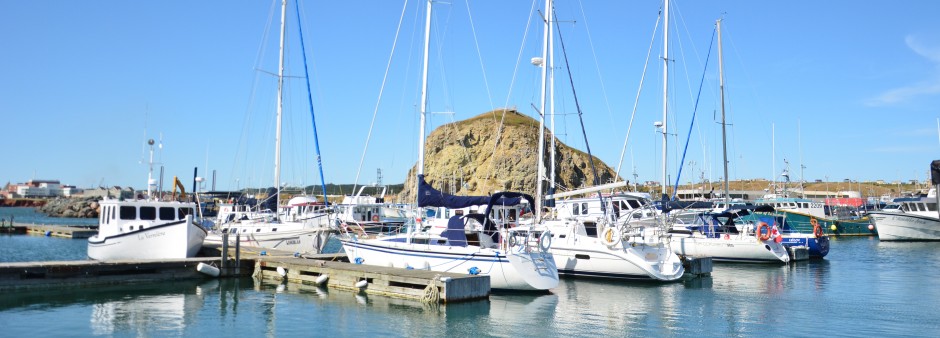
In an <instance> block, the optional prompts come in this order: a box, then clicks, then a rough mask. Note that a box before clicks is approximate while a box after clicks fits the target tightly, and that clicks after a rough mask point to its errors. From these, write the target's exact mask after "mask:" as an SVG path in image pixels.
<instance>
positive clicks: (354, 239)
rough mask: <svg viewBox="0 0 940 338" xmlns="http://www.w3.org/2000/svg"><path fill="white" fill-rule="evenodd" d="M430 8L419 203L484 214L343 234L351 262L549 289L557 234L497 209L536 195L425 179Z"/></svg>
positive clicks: (521, 205)
mask: <svg viewBox="0 0 940 338" xmlns="http://www.w3.org/2000/svg"><path fill="white" fill-rule="evenodd" d="M426 6H427V11H426V17H425V20H426V22H425V34H424V68H423V80H422V96H421V118H420V128H419V129H420V131H419V133H420V137H419V141H418V164H417V170H416V171H417V184H418V186H417V187H416V192H417V196H418V197H417V206H418V208H424V207H445V208H449V209H461V208H468V207H470V206H481V205H482V206H485V209H484V212H483V213H467V214H459V213H456V212H455V215H453V216H452V217H450V218H449V220H448V223H447V228H446V229H445V230H444V231H442V232H438V231H432V229H431V227H430V226H425V225H423V224H422V219H421V218H420V216H418V217H416V218H414V219H410V220H409V221H408V223H406V224H405V226H404V228H406V229H407V231H406V232H404V233H401V232H399V233H397V234H391V235H386V236H381V235H380V236H359V235H357V234H355V233H346V234H345V236H342V237H340V241H341V242H342V244H343V249H344V250H345V251H346V255H347V256H348V257H349V260H350V261H352V262H355V263H357V264H366V265H375V266H393V267H397V268H406V269H426V270H432V271H442V272H454V273H467V274H470V275H487V276H489V277H490V287H491V288H493V289H502V290H527V291H543V290H548V289H551V288H554V287H556V286H557V285H558V269H557V268H556V267H555V261H554V259H553V257H552V254H551V253H550V252H549V251H548V250H549V248H550V247H551V242H552V235H551V233H550V232H548V231H545V230H544V229H541V228H538V227H532V226H525V225H515V222H510V221H511V220H510V219H509V218H506V217H499V216H500V215H505V214H504V213H499V212H497V210H500V209H503V210H505V209H506V208H509V209H514V210H516V212H515V215H520V214H521V213H522V210H524V209H525V208H526V207H528V206H532V205H535V201H534V199H533V198H532V196H529V195H526V194H522V193H515V192H501V193H496V194H493V195H491V196H452V195H449V194H445V193H442V192H441V191H438V190H437V189H434V188H433V187H431V186H430V185H429V184H428V183H427V182H425V180H424V142H425V118H426V115H427V106H428V105H427V98H428V94H427V88H428V82H427V81H428V52H429V47H430V28H431V0H427V1H426ZM523 201H525V202H523ZM510 224H513V225H515V226H510Z"/></svg>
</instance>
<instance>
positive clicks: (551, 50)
mask: <svg viewBox="0 0 940 338" xmlns="http://www.w3.org/2000/svg"><path fill="white" fill-rule="evenodd" d="M547 2H548V7H550V11H549V12H548V18H547V19H546V21H547V22H546V25H547V30H548V59H547V60H545V68H547V69H548V105H549V108H548V116H550V119H551V128H552V129H551V131H552V132H551V135H550V136H551V142H552V143H551V148H550V149H551V150H550V152H549V155H548V157H549V161H548V163H549V164H550V165H551V168H552V170H551V174H550V175H549V176H548V178H549V181H548V191H549V193H550V194H554V193H555V29H554V25H553V21H552V20H553V19H554V18H555V3H554V1H553V0H548V1H547ZM553 203H554V202H553ZM552 205H554V204H552Z"/></svg>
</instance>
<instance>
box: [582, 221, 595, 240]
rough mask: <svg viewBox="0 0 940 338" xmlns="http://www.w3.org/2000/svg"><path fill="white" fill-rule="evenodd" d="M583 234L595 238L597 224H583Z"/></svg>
mask: <svg viewBox="0 0 940 338" xmlns="http://www.w3.org/2000/svg"><path fill="white" fill-rule="evenodd" d="M584 233H585V234H586V235H588V236H590V237H594V238H597V223H594V222H584Z"/></svg>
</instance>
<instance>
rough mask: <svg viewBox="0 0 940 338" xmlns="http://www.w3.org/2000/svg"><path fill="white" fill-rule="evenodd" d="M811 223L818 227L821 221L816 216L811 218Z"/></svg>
mask: <svg viewBox="0 0 940 338" xmlns="http://www.w3.org/2000/svg"><path fill="white" fill-rule="evenodd" d="M809 224H812V225H813V228H816V227H818V226H819V221H817V220H816V219H815V218H810V219H809Z"/></svg>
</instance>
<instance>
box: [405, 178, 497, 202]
mask: <svg viewBox="0 0 940 338" xmlns="http://www.w3.org/2000/svg"><path fill="white" fill-rule="evenodd" d="M489 202H490V196H454V195H449V194H445V193H443V192H441V191H440V190H437V189H434V188H433V187H431V185H430V184H428V183H427V182H425V181H424V175H418V206H419V207H445V208H451V209H458V208H466V207H469V206H471V205H486V204H488V203H489Z"/></svg>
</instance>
